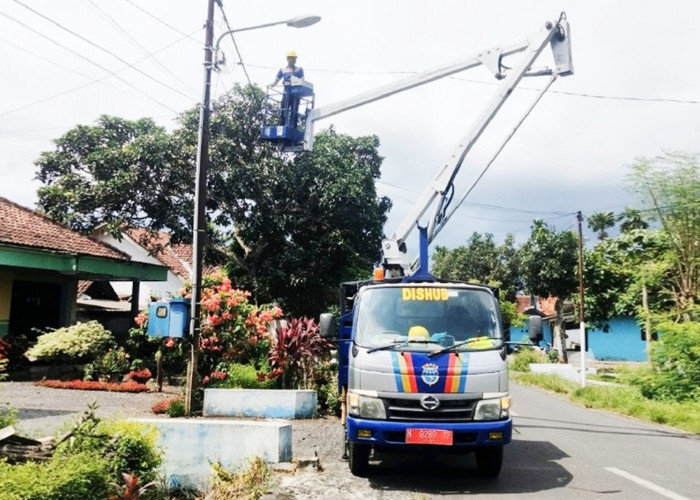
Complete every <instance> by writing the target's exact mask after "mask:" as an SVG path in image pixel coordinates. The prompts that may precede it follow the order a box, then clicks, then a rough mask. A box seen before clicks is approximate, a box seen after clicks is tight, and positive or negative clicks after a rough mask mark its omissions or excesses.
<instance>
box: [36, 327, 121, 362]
mask: <svg viewBox="0 0 700 500" xmlns="http://www.w3.org/2000/svg"><path fill="white" fill-rule="evenodd" d="M114 346H115V341H114V337H113V336H112V333H111V332H110V331H109V330H105V328H104V327H103V326H102V325H101V324H100V323H98V322H97V321H88V322H87V323H80V322H78V323H76V324H75V325H72V326H68V327H64V328H59V329H58V330H54V331H52V332H48V333H45V334H43V335H40V336H39V338H38V339H37V343H36V344H35V345H34V346H33V347H31V348H30V349H29V350H28V351H27V352H26V354H25V355H26V356H27V358H28V359H29V360H30V361H43V362H47V363H89V362H91V361H94V360H95V359H96V358H97V357H98V356H99V355H101V354H102V353H104V352H105V351H106V350H108V349H109V348H111V347H114Z"/></svg>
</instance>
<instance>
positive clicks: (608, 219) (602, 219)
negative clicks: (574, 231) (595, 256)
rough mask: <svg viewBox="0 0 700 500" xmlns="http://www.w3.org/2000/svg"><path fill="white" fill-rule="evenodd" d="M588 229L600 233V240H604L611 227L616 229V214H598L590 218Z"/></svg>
mask: <svg viewBox="0 0 700 500" xmlns="http://www.w3.org/2000/svg"><path fill="white" fill-rule="evenodd" d="M588 227H589V228H591V229H592V230H593V231H595V232H596V233H598V239H599V240H601V241H602V240H604V239H606V238H607V237H608V236H609V234H608V232H607V230H608V229H610V228H611V227H615V214H614V213H612V212H596V213H594V214H591V215H590V216H589V217H588Z"/></svg>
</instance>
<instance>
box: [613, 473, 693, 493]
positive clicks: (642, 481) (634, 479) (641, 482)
mask: <svg viewBox="0 0 700 500" xmlns="http://www.w3.org/2000/svg"><path fill="white" fill-rule="evenodd" d="M605 470H606V471H608V472H612V473H613V474H617V475H618V476H620V477H624V478H625V479H628V480H630V481H632V482H633V483H636V484H638V485H639V486H642V487H644V488H647V489H649V490H651V491H653V492H656V493H658V494H659V495H662V496H664V497H666V498H672V499H673V500H689V499H688V497H684V496H683V495H679V494H678V493H675V492H673V491H671V490H668V489H666V488H664V487H662V486H659V485H658V484H656V483H652V482H651V481H647V480H646V479H642V478H641V477H637V476H635V475H634V474H630V473H629V472H626V471H624V470H621V469H618V468H616V467H605Z"/></svg>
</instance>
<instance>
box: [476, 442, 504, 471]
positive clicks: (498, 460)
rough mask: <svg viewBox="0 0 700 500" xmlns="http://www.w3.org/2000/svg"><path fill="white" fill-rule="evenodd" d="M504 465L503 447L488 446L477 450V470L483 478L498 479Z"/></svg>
mask: <svg viewBox="0 0 700 500" xmlns="http://www.w3.org/2000/svg"><path fill="white" fill-rule="evenodd" d="M502 464H503V446H486V447H484V448H479V449H478V450H476V468H477V469H478V470H479V474H480V475H481V476H482V477H498V474H499V473H500V472H501V465H502Z"/></svg>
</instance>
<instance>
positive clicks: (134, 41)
mask: <svg viewBox="0 0 700 500" xmlns="http://www.w3.org/2000/svg"><path fill="white" fill-rule="evenodd" d="M85 1H87V2H88V3H89V4H90V5H92V7H93V8H94V9H95V10H97V11H98V13H99V14H100V15H101V16H103V17H104V18H105V19H106V20H107V21H109V22H110V23H111V24H112V25H113V26H114V27H115V28H116V30H117V31H119V32H120V33H121V34H122V35H123V36H124V37H125V38H126V39H127V40H129V41H130V42H131V44H132V45H133V46H135V47H136V48H137V49H139V51H140V52H141V54H143V55H145V56H147V57H148V58H149V59H151V60H152V61H153V62H154V63H156V64H157V65H158V67H160V68H161V69H162V70H163V71H165V72H166V73H167V74H169V75H170V76H171V77H172V78H173V79H175V80H177V81H178V82H179V83H180V84H181V85H182V86H183V88H185V89H186V90H187V91H189V92H194V90H193V89H192V88H191V87H190V86H189V85H188V84H187V83H186V82H185V81H184V80H182V79H181V78H180V77H179V76H177V75H176V74H175V73H173V72H172V71H171V70H170V68H168V67H167V66H165V65H164V64H163V63H162V62H160V60H158V58H157V57H155V56H154V55H149V53H148V49H146V47H144V46H143V45H142V44H141V43H140V42H139V41H138V39H137V38H136V37H133V36H131V34H130V33H129V32H128V31H127V30H126V29H125V28H124V27H123V26H122V25H121V24H120V23H119V22H118V21H117V20H116V19H114V18H113V17H112V16H110V15H109V13H108V12H106V11H105V10H104V9H103V8H102V7H100V6H99V5H98V4H97V3H95V0H85Z"/></svg>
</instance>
